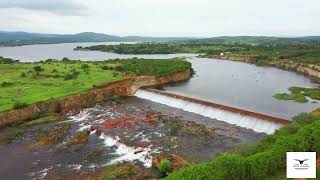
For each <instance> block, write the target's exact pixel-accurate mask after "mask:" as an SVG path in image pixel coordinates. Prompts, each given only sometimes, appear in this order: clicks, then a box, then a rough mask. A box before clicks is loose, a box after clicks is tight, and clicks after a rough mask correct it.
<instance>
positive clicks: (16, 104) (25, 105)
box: [13, 102, 28, 109]
mask: <svg viewBox="0 0 320 180" xmlns="http://www.w3.org/2000/svg"><path fill="white" fill-rule="evenodd" d="M27 106H28V105H27V104H26V103H21V102H15V103H14V105H13V109H21V108H24V107H27Z"/></svg>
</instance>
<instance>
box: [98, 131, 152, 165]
mask: <svg viewBox="0 0 320 180" xmlns="http://www.w3.org/2000/svg"><path fill="white" fill-rule="evenodd" d="M100 139H103V140H104V145H105V146H106V147H116V149H115V152H114V154H115V155H117V157H115V158H114V159H112V160H111V161H110V162H109V163H108V164H106V165H109V164H115V163H118V162H124V161H129V162H133V161H135V160H138V161H140V162H142V164H143V165H144V166H145V167H151V166H152V157H151V155H150V154H151V153H156V151H155V150H152V149H151V146H148V147H146V148H143V149H141V152H140V153H135V152H136V150H137V149H136V148H135V147H130V146H127V145H125V144H123V143H120V142H119V140H120V139H119V137H116V138H113V137H110V136H107V135H106V134H104V133H102V134H101V135H100Z"/></svg>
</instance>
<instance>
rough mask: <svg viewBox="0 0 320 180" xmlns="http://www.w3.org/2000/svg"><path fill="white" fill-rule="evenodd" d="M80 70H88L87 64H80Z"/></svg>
mask: <svg viewBox="0 0 320 180" xmlns="http://www.w3.org/2000/svg"><path fill="white" fill-rule="evenodd" d="M81 69H84V70H85V69H89V65H88V64H82V65H81Z"/></svg>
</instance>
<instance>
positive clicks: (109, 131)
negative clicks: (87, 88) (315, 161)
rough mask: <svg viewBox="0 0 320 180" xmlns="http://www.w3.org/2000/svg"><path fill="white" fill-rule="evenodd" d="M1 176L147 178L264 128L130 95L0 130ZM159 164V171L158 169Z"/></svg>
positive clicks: (249, 137)
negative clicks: (164, 166)
mask: <svg viewBox="0 0 320 180" xmlns="http://www.w3.org/2000/svg"><path fill="white" fill-rule="evenodd" d="M0 135H1V137H2V142H0V159H1V160H2V163H1V164H0V176H1V177H2V178H3V179H102V178H104V177H109V178H111V179H121V178H124V179H127V178H129V179H130V178H138V179H152V178H159V177H161V176H164V175H165V173H164V172H162V171H161V170H160V168H159V164H161V162H162V161H164V160H167V161H169V162H170V168H169V169H168V170H169V171H171V170H176V169H179V168H181V167H184V166H188V165H190V164H191V163H193V162H203V161H206V160H210V159H212V158H213V157H214V156H216V155H217V154H219V153H222V152H224V151H228V150H230V149H232V148H233V147H235V146H236V145H238V144H241V143H253V142H255V141H257V140H258V139H260V138H262V137H263V136H264V134H258V133H255V132H254V131H252V130H247V129H244V128H239V127H236V126H233V125H229V124H226V123H224V122H221V121H216V120H214V119H209V118H206V117H203V116H200V115H196V114H193V113H189V112H185V111H182V110H179V109H174V108H171V107H168V106H165V105H160V104H157V103H153V102H150V101H147V100H142V99H139V98H135V97H129V98H124V99H118V100H116V101H109V102H105V103H101V104H97V105H95V106H94V107H92V108H86V109H77V110H73V111H69V112H66V114H65V115H64V116H63V117H62V118H61V119H60V120H59V121H53V122H51V123H46V124H37V123H35V124H30V123H29V124H28V125H21V126H17V127H9V128H3V129H1V130H0ZM159 170H160V171H159Z"/></svg>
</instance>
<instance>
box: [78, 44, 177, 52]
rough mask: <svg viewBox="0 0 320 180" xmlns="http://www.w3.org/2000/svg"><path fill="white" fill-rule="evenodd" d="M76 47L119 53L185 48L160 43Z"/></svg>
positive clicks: (172, 50) (170, 50) (166, 50)
mask: <svg viewBox="0 0 320 180" xmlns="http://www.w3.org/2000/svg"><path fill="white" fill-rule="evenodd" d="M76 49H86V50H92V51H102V52H112V53H118V54H174V53H181V52H183V49H182V48H181V47H179V46H175V45H171V44H160V43H154V44H151V43H139V44H120V45H97V46H90V47H77V48H76Z"/></svg>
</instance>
